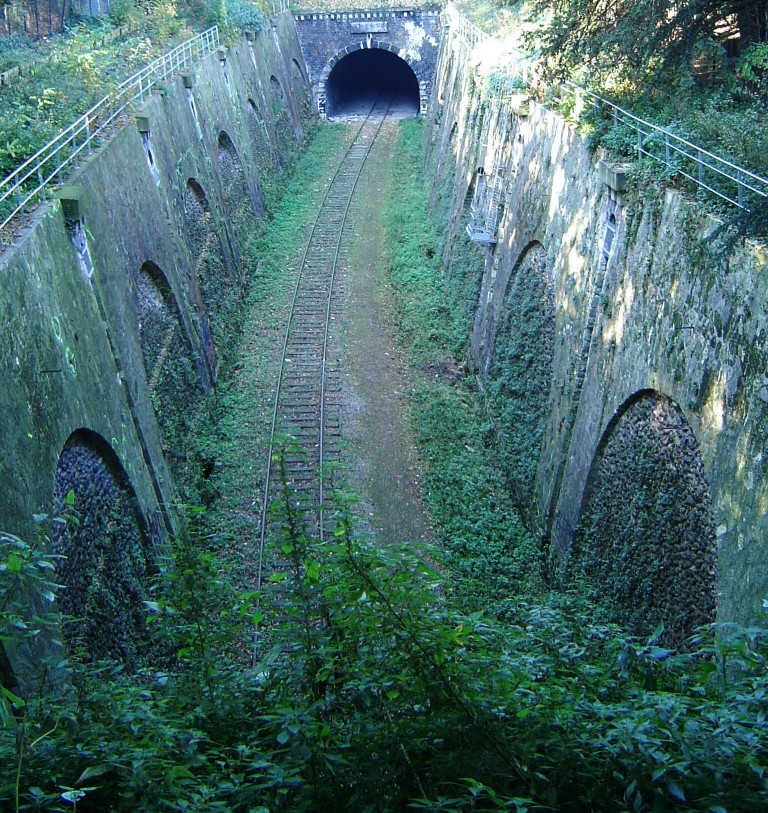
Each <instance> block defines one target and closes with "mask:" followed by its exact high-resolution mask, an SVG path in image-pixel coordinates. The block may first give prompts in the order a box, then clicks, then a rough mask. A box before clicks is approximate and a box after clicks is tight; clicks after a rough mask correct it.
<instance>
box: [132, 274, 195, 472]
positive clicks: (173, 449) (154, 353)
mask: <svg viewBox="0 0 768 813" xmlns="http://www.w3.org/2000/svg"><path fill="white" fill-rule="evenodd" d="M136 314H137V321H138V325H137V327H138V332H139V342H140V344H141V351H142V355H143V358H144V369H145V371H146V376H147V383H148V384H149V391H150V395H151V398H152V405H153V407H154V409H155V415H156V417H157V422H158V424H159V425H160V429H161V431H162V435H163V446H164V448H165V449H166V451H167V452H170V455H169V457H170V459H169V463H171V465H172V466H173V465H174V460H175V459H176V456H177V455H180V453H179V451H178V450H177V446H178V442H179V439H180V438H181V437H182V436H183V435H184V433H185V432H186V431H187V429H188V421H189V417H190V411H189V405H190V403H192V402H193V401H194V400H195V399H196V398H197V397H198V396H199V395H200V393H201V380H200V376H199V375H198V373H197V371H196V369H195V363H194V354H193V351H192V347H191V344H190V341H189V338H188V336H187V334H186V331H185V329H184V325H183V323H182V320H181V316H180V313H179V306H178V304H177V302H176V298H175V296H174V294H173V291H172V289H171V286H170V284H169V283H168V280H167V278H166V276H165V274H164V273H163V272H162V270H161V269H160V268H159V266H157V265H155V263H153V262H150V261H147V262H145V263H144V264H143V265H142V266H141V269H140V270H139V274H138V277H137V280H136Z"/></svg>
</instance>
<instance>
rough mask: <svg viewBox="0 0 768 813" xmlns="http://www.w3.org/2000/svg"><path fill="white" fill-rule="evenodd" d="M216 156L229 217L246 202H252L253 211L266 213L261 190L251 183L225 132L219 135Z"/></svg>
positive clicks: (253, 182)
mask: <svg viewBox="0 0 768 813" xmlns="http://www.w3.org/2000/svg"><path fill="white" fill-rule="evenodd" d="M216 155H217V159H218V164H219V171H220V173H221V179H222V183H223V184H224V205H225V206H226V207H227V213H228V215H229V216H230V217H232V216H233V215H234V214H235V213H236V212H237V211H238V209H239V208H240V207H241V206H242V204H243V201H244V200H248V201H250V203H251V207H252V208H253V211H254V212H256V213H257V214H261V213H262V212H263V211H264V201H263V199H262V196H261V190H260V189H259V188H258V184H256V182H255V181H249V179H248V176H247V175H246V172H245V168H244V166H243V162H242V160H241V159H240V154H239V153H238V151H237V149H236V147H235V145H234V143H233V141H232V139H231V138H230V137H229V135H228V134H227V133H226V132H225V131H224V130H222V131H221V132H220V133H219V138H218V149H217V153H216ZM235 225H236V224H235Z"/></svg>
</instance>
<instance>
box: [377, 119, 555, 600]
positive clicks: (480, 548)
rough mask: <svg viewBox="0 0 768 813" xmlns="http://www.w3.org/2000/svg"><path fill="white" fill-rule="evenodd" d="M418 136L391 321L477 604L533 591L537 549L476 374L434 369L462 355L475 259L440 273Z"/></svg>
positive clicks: (441, 513)
mask: <svg viewBox="0 0 768 813" xmlns="http://www.w3.org/2000/svg"><path fill="white" fill-rule="evenodd" d="M422 137H423V125H422V123H421V122H419V121H416V120H411V121H408V122H405V123H403V126H402V138H401V143H400V148H399V150H398V154H399V156H400V159H401V160H400V161H398V168H397V169H395V170H394V171H393V174H392V177H391V179H390V186H389V194H388V196H387V201H388V204H387V214H386V217H387V226H388V244H389V245H390V246H391V247H392V252H391V255H390V257H389V271H390V277H391V281H392V288H393V291H394V292H395V301H396V305H395V310H396V314H397V315H396V317H395V321H396V323H397V324H398V325H399V331H400V335H401V338H402V340H403V341H404V342H405V343H406V344H407V345H408V346H410V348H411V355H412V364H413V366H414V367H415V368H416V369H417V370H418V371H421V373H420V374H418V373H417V374H416V380H417V382H418V383H417V385H416V387H415V389H414V390H413V398H412V404H413V416H414V420H415V424H416V430H417V435H418V443H419V449H420V456H421V458H422V462H423V463H424V464H425V468H426V470H425V481H424V485H425V491H426V497H427V503H428V505H429V509H430V512H431V514H432V516H433V519H434V521H435V523H436V525H437V528H438V532H439V535H440V539H441V544H442V545H443V546H444V548H445V550H446V554H447V557H448V562H449V563H450V565H451V567H452V569H453V571H454V574H455V576H456V578H457V579H458V580H459V582H462V583H463V586H462V590H461V592H462V593H463V594H464V596H465V597H466V600H467V601H469V602H470V603H471V604H473V605H474V606H475V607H478V606H480V607H482V606H488V604H489V603H493V602H497V601H502V600H503V599H504V598H505V597H507V596H509V595H510V594H511V593H518V592H519V593H524V592H526V591H531V590H533V591H536V590H538V589H539V588H540V586H541V582H540V579H541V574H540V556H539V551H538V548H539V546H538V543H537V541H536V540H535V539H534V538H533V536H532V535H531V534H530V533H529V532H528V531H526V529H525V528H524V526H523V523H522V521H521V519H520V516H519V515H518V513H517V512H516V511H515V509H514V507H513V505H512V502H511V499H510V494H509V492H508V489H507V487H506V484H505V475H504V472H503V470H502V469H501V467H500V466H499V465H498V461H497V460H496V459H495V456H494V455H493V453H492V451H491V450H490V449H488V448H487V441H488V440H489V438H490V437H491V434H492V427H491V425H490V422H489V419H488V414H487V411H486V405H485V403H484V399H483V397H482V396H481V395H480V393H479V392H478V391H477V390H476V388H475V387H474V382H473V378H472V377H471V376H470V377H468V378H465V379H464V378H462V377H461V375H458V376H455V375H451V374H448V375H446V374H444V373H441V372H440V371H445V370H446V367H447V365H446V359H448V360H452V359H454V358H456V357H458V358H459V359H464V358H465V356H466V353H467V344H468V340H469V334H470V330H471V324H472V322H471V319H472V314H473V309H474V305H475V303H476V301H477V294H478V288H479V283H480V275H481V273H482V263H480V266H479V267H477V261H476V267H475V270H474V274H470V275H469V280H470V281H468V278H467V277H466V276H465V277H462V275H461V274H460V273H459V272H458V271H454V272H453V274H452V275H448V274H447V273H446V271H445V270H444V269H443V267H442V257H443V245H442V239H441V238H440V236H439V232H438V229H437V227H436V225H435V224H434V222H433V220H432V215H431V213H430V211H429V186H428V184H429V177H428V175H427V174H426V173H423V172H413V169H412V168H413V167H414V166H419V164H421V163H423V158H422V155H423V147H422ZM469 248H470V250H471V249H473V248H474V247H473V246H471V245H470V246H469ZM475 251H477V250H476V249H475ZM477 256H478V257H479V256H480V254H479V252H478V254H477ZM462 260H465V263H463V262H462ZM455 264H456V265H464V264H466V266H467V267H468V268H470V269H471V267H472V258H471V257H469V256H467V257H466V258H464V257H458V258H457V262H456V263H455ZM472 276H474V277H475V280H474V284H472V282H471V279H472ZM448 369H450V368H448ZM459 369H460V368H459ZM433 371H437V372H436V373H435V372H433Z"/></svg>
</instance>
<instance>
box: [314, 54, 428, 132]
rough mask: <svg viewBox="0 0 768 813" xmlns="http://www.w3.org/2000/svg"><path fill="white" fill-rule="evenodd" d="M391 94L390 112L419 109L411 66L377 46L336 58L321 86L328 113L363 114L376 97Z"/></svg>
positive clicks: (406, 113) (415, 112) (406, 112)
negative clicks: (324, 84)
mask: <svg viewBox="0 0 768 813" xmlns="http://www.w3.org/2000/svg"><path fill="white" fill-rule="evenodd" d="M380 96H381V97H382V101H385V100H387V99H389V98H391V108H390V110H391V112H392V113H395V114H396V115H401V116H403V117H406V116H416V115H418V113H419V82H418V80H417V79H416V75H415V74H414V72H413V70H412V69H411V66H410V65H409V64H408V63H407V62H406V61H405V60H403V59H401V58H400V57H399V56H397V55H396V54H393V53H391V52H390V51H384V50H382V49H380V48H369V49H364V50H360V51H353V52H352V53H351V54H349V55H348V56H345V57H344V58H343V59H341V60H339V62H338V63H337V64H336V66H335V67H334V68H333V70H332V71H331V73H330V75H329V77H328V81H327V82H326V86H325V104H326V107H325V110H326V114H327V115H328V116H329V117H333V116H350V115H359V114H363V115H364V114H365V113H367V112H368V110H369V109H370V108H371V106H372V105H373V104H374V103H375V102H376V100H377V99H378V98H379V97H380Z"/></svg>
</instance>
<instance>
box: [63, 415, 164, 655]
mask: <svg viewBox="0 0 768 813" xmlns="http://www.w3.org/2000/svg"><path fill="white" fill-rule="evenodd" d="M52 515H53V517H54V520H53V532H52V537H51V549H52V553H54V554H55V555H57V556H60V557H62V558H61V559H58V560H57V564H56V578H57V581H58V583H59V584H61V585H62V589H61V590H60V591H59V593H58V596H57V605H58V609H59V610H60V612H61V613H62V614H63V616H64V617H65V621H64V632H65V638H66V641H67V644H68V646H69V648H70V650H71V651H72V652H77V653H79V654H80V655H81V656H82V657H85V658H86V659H89V660H100V659H104V658H107V659H110V660H116V661H120V662H121V663H124V664H125V665H126V667H127V668H129V669H133V668H137V667H138V666H140V665H142V663H144V662H145V660H144V659H145V656H146V646H147V641H148V635H147V629H146V624H145V617H146V606H145V604H144V602H145V601H146V600H147V599H148V598H149V580H150V578H151V577H152V576H153V574H154V573H155V570H156V567H155V555H154V551H153V550H152V548H151V545H150V542H149V536H148V534H147V530H146V527H145V524H144V522H143V519H142V517H141V514H140V512H139V509H138V504H137V501H136V496H135V494H134V492H133V489H132V488H131V484H130V482H129V480H128V476H127V475H126V473H125V470H124V469H123V467H122V465H121V464H120V461H119V459H118V457H117V455H116V454H115V452H114V450H113V449H112V447H111V446H110V445H109V444H108V443H107V441H106V440H105V439H104V438H103V437H101V436H100V435H99V434H97V433H95V432H92V431H90V430H88V429H78V430H77V431H76V432H73V433H72V434H71V435H70V437H69V438H68V439H67V441H66V443H65V444H64V447H63V449H62V451H61V454H60V456H59V461H58V465H57V466H56V473H55V477H54V485H53V506H52Z"/></svg>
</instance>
